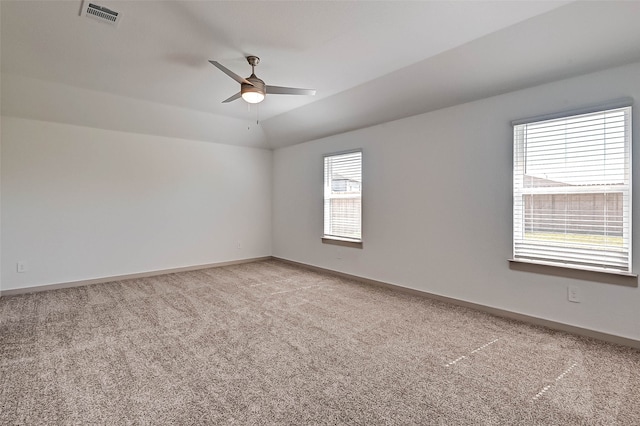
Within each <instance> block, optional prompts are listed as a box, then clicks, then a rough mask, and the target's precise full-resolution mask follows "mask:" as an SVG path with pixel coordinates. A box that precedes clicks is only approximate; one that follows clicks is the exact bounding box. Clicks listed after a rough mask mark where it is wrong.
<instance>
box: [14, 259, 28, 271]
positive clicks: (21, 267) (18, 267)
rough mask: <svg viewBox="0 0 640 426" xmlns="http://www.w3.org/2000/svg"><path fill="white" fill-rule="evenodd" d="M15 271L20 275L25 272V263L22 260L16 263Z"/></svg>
mask: <svg viewBox="0 0 640 426" xmlns="http://www.w3.org/2000/svg"><path fill="white" fill-rule="evenodd" d="M16 271H17V272H20V273H23V272H27V262H25V261H24V260H22V261H19V262H17V263H16Z"/></svg>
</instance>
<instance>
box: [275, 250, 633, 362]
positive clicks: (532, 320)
mask: <svg viewBox="0 0 640 426" xmlns="http://www.w3.org/2000/svg"><path fill="white" fill-rule="evenodd" d="M273 259H274V260H280V261H282V262H286V263H290V264H292V265H297V266H300V267H303V268H307V269H311V270H313V271H318V272H324V273H328V274H332V275H337V276H339V277H343V278H348V279H353V280H356V281H360V282H363V283H366V284H372V285H376V286H381V287H385V288H390V289H392V290H396V291H401V292H404V293H409V294H413V295H417V296H422V297H428V298H431V299H434V300H438V301H441V302H446V303H451V304H454V305H458V306H463V307H465V308H470V309H475V310H478V311H482V312H486V313H489V314H492V315H496V316H499V317H503V318H508V319H513V320H516V321H521V322H524V323H527V324H533V325H538V326H542V327H546V328H550V329H552V330H559V331H565V332H567V333H571V334H576V335H579V336H584V337H590V338H592V339H597V340H602V341H605V342H609V343H614V344H617V345H623V346H628V347H631V348H634V349H640V340H635V339H630V338H628V337H622V336H616V335H614V334H608V333H603V332H601V331H595V330H590V329H588V328H582V327H577V326H574V325H569V324H564V323H561V322H556V321H551V320H547V319H543V318H538V317H533V316H530V315H525V314H520V313H517V312H512V311H507V310H504V309H500V308H493V307H491V306H486V305H481V304H478V303H472V302H467V301H464V300H459V299H454V298H451V297H446V296H440V295H438V294H433V293H429V292H426V291H422V290H416V289H412V288H407V287H402V286H399V285H397V284H389V283H386V282H383V281H376V280H372V279H369V278H363V277H359V276H357V275H351V274H347V273H344V272H338V271H334V270H331V269H326V268H321V267H319V266H314V265H309V264H306V263H301V262H296V261H294V260H289V259H283V258H280V257H275V256H274V257H273Z"/></svg>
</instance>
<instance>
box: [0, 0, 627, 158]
mask: <svg viewBox="0 0 640 426" xmlns="http://www.w3.org/2000/svg"><path fill="white" fill-rule="evenodd" d="M95 3H96V4H98V5H101V6H105V7H108V8H109V9H112V10H114V11H117V12H118V13H119V14H120V17H121V18H120V22H119V23H118V25H117V26H111V25H108V24H105V23H102V22H98V21H96V20H94V19H89V18H87V17H82V16H80V10H81V5H82V1H81V0H74V1H6V0H3V1H1V2H0V14H1V27H0V30H1V33H0V35H1V49H0V65H1V71H2V81H1V83H2V85H1V87H0V90H1V92H0V94H1V101H2V113H3V115H8V116H18V117H25V118H33V119H40V120H48V121H56V122H63V123H69V124H76V125H83V126H92V127H98V128H105V129H112V130H119V131H126V132H137V133H148V134H154V135H161V136H171V137H179V138H186V139H196V140H204V141H211V142H219V143H228V144H235V145H244V146H254V147H264V148H277V147H281V146H287V145H292V144H296V143H300V142H304V141H307V140H312V139H316V138H320V137H324V136H329V135H332V134H336V133H340V132H344V131H349V130H354V129H357V128H362V127H366V126H369V125H373V124H377V123H381V122H385V121H389V120H393V119H397V118H402V117H406V116H411V115H415V114H420V113H423V112H427V111H432V110H436V109H440V108H443V107H447V106H451V105H455V104H458V103H462V102H468V101H472V100H476V99H480V98H484V97H488V96H493V95H497V94H500V93H505V92H508V91H513V90H518V89H521V88H525V87H530V86H534V85H537V84H541V83H545V82H548V81H553V80H559V79H562V78H566V77H570V76H573V75H578V74H583V73H586V72H591V71H596V70H599V69H604V68H607V67H611V66H616V65H622V64H625V63H630V62H635V61H638V60H640V25H637V17H638V16H640V2H615V1H603V2H597V1H596V2H582V1H580V2H558V1H551V2H545V1H507V2H505V1H411V2H404V1H376V2H363V1H357V2H356V1H334V2H312V1H299V2H272V1H229V2H221V1H210V2H207V1H197V2H196V1H194V2H189V1H153V0H148V1H111V0H96V1H95ZM247 55H256V56H259V57H260V58H261V62H260V65H259V66H258V67H257V68H256V74H257V75H258V76H259V77H260V78H262V79H263V80H264V81H265V82H266V83H267V84H271V85H278V86H293V87H303V88H314V89H316V90H317V95H316V96H314V97H309V96H290V95H267V98H266V99H265V101H264V102H262V103H261V104H259V105H258V106H255V105H253V106H251V107H250V108H249V106H248V104H246V103H245V102H244V101H242V100H237V101H234V102H232V103H226V104H223V103H222V100H224V99H226V98H228V97H229V96H231V95H233V94H234V93H236V92H238V90H239V86H238V84H237V83H236V82H234V81H233V80H232V79H231V78H229V77H228V76H226V75H225V74H223V73H222V72H221V71H220V70H218V69H217V68H214V67H213V66H212V65H211V64H209V62H208V60H217V61H219V62H221V63H222V64H223V65H225V66H226V67H228V68H230V69H231V70H233V71H234V72H236V73H237V74H240V75H241V76H244V77H246V76H248V75H249V74H250V72H251V68H250V67H249V65H248V64H247V62H246V59H245V56H247Z"/></svg>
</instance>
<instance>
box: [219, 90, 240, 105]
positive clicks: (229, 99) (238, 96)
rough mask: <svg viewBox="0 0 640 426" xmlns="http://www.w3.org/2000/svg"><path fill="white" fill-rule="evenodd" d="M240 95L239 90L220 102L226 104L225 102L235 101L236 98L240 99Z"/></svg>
mask: <svg viewBox="0 0 640 426" xmlns="http://www.w3.org/2000/svg"><path fill="white" fill-rule="evenodd" d="M240 96H242V95H241V94H240V92H238V93H236V94H235V95H233V96H231V97H230V98H228V99H225V100H224V101H222V103H223V104H226V103H227V102H231V101H235V100H236V99H240Z"/></svg>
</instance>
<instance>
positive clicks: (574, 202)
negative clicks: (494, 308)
mask: <svg viewBox="0 0 640 426" xmlns="http://www.w3.org/2000/svg"><path fill="white" fill-rule="evenodd" d="M613 105H615V106H613ZM630 105H631V102H630V101H627V100H624V101H620V102H616V103H615V104H612V105H609V106H606V107H602V108H599V109H591V110H582V111H579V112H575V113H573V114H572V115H568V116H567V115H565V116H559V117H554V118H548V117H544V119H531V120H523V121H522V122H514V123H513V124H514V129H513V130H514V132H513V134H514V137H513V138H514V166H513V260H519V261H525V262H533V263H544V264H551V265H557V266H566V267H572V268H578V269H589V270H598V271H604V272H615V273H622V274H625V273H626V274H630V273H631V106H630Z"/></svg>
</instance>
